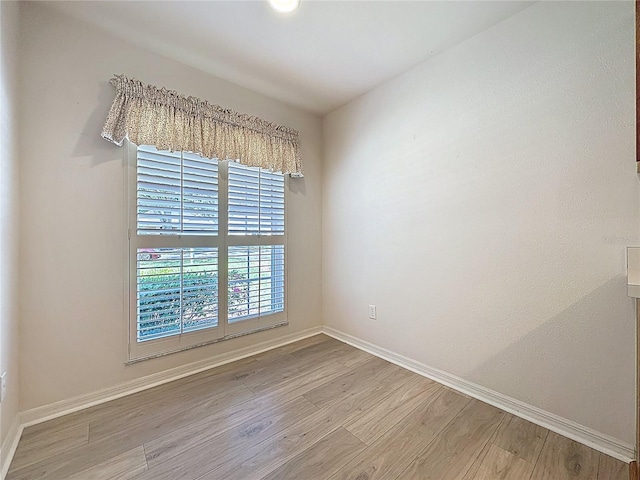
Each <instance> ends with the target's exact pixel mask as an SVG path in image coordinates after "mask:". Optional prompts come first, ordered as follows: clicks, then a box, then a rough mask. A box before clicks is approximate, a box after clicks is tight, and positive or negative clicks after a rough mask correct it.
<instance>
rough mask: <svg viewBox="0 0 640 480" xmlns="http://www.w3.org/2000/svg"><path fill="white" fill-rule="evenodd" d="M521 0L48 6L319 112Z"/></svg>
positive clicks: (234, 0)
mask: <svg viewBox="0 0 640 480" xmlns="http://www.w3.org/2000/svg"><path fill="white" fill-rule="evenodd" d="M532 3H533V2H527V1H312V0H301V2H300V7H299V8H298V9H297V10H296V11H294V12H293V13H290V14H281V13H277V12H275V11H273V10H272V9H271V8H270V7H269V5H268V3H267V1H266V0H263V1H239V0H227V1H126V2H118V1H83V2H77V1H72V2H49V3H48V5H49V6H51V7H52V8H55V9H57V10H60V11H63V12H66V13H67V14H69V15H71V16H73V17H76V18H78V19H81V20H84V21H87V22H89V23H91V24H94V25H96V26H99V28H101V29H103V30H106V31H108V32H110V33H112V34H114V35H116V36H118V37H121V38H124V39H126V40H128V41H130V42H132V43H134V44H136V45H139V46H142V47H144V48H146V49H148V50H151V51H153V52H156V53H159V54H161V55H164V56H166V57H168V58H172V59H174V60H177V61H180V62H182V63H184V64H187V65H190V66H192V67H195V68H197V69H199V70H202V71H205V72H207V73H210V74H212V75H215V76H217V77H221V78H224V79H226V80H229V81H231V82H233V83H236V84H238V85H242V86H244V87H246V88H249V89H251V90H254V91H257V92H260V93H262V94H265V95H268V96H270V97H273V98H276V99H278V100H281V101H284V102H286V103H289V104H291V105H294V106H297V107H300V108H303V109H305V110H308V111H312V112H315V113H319V114H325V113H328V112H330V111H332V110H334V109H335V108H337V107H339V106H340V105H343V104H345V103H347V102H349V101H350V100H352V99H354V98H356V97H358V96H360V95H362V94H363V93H365V92H367V91H368V90H371V89H372V88H374V87H375V86H377V85H379V84H381V83H383V82H385V81H386V80H389V79H391V78H393V77H395V76H397V75H400V74H401V73H403V72H405V71H407V70H409V69H410V68H411V67H413V66H415V65H418V64H419V63H421V62H423V61H425V60H426V59H428V58H429V57H431V56H433V55H436V54H438V53H440V52H442V51H444V50H446V49H448V48H451V47H453V46H454V45H457V44H459V43H460V42H462V41H464V40H466V39H468V38H470V37H472V36H474V35H476V34H477V33H479V32H481V31H483V30H485V29H487V28H489V27H490V26H492V25H495V24H496V23H498V22H500V21H502V20H504V19H506V18H508V17H510V16H512V15H514V14H515V13H517V12H519V11H521V10H524V9H525V8H527V7H528V6H529V5H531V4H532Z"/></svg>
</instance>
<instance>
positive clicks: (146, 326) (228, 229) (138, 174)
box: [127, 144, 287, 360]
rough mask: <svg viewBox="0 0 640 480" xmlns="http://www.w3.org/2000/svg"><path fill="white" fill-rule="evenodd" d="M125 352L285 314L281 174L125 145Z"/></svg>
mask: <svg viewBox="0 0 640 480" xmlns="http://www.w3.org/2000/svg"><path fill="white" fill-rule="evenodd" d="M129 158H130V159H131V160H130V162H129V169H128V172H129V180H128V185H129V189H128V193H129V200H128V202H127V203H128V208H129V215H128V217H129V225H128V226H129V228H128V235H127V238H128V242H129V261H128V263H129V295H128V297H129V332H130V334H129V360H138V359H142V358H146V357H149V356H155V355H158V354H162V353H169V352H173V351H179V350H183V349H186V348H190V347H193V346H197V345H201V344H206V343H211V342H214V341H218V340H222V339H225V338H228V337H231V336H237V335H240V334H244V333H250V332H253V331H258V330H262V329H264V328H270V327H272V326H275V325H279V324H285V323H286V321H287V320H286V288H285V285H286V277H285V267H286V263H285V252H286V241H285V240H286V235H285V233H286V229H285V178H284V176H283V175H282V174H278V173H272V172H269V171H267V170H264V169H260V168H251V167H246V166H244V165H240V164H238V163H235V162H229V161H224V162H219V161H217V160H210V159H205V158H202V157H200V156H198V155H196V154H192V153H187V152H166V151H159V150H157V149H156V148H155V147H151V146H144V145H143V146H139V147H136V146H135V145H133V144H130V147H129Z"/></svg>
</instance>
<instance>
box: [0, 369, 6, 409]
mask: <svg viewBox="0 0 640 480" xmlns="http://www.w3.org/2000/svg"><path fill="white" fill-rule="evenodd" d="M6 396H7V372H4V373H3V374H2V375H0V402H2V401H4V399H5V397H6Z"/></svg>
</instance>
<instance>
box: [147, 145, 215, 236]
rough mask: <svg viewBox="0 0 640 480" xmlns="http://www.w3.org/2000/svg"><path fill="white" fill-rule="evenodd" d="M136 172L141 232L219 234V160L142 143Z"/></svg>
mask: <svg viewBox="0 0 640 480" xmlns="http://www.w3.org/2000/svg"><path fill="white" fill-rule="evenodd" d="M136 176H137V230H138V234H139V235H145V234H156V235H157V234H162V235H167V234H180V235H189V234H198V235H206V234H211V235H217V233H218V162H217V161H216V160H209V159H205V158H202V157H200V156H199V155H195V154H192V153H186V152H185V153H182V154H181V153H180V152H173V153H172V152H166V151H159V150H157V149H156V148H155V147H152V146H148V145H141V146H140V147H138V160H137V173H136Z"/></svg>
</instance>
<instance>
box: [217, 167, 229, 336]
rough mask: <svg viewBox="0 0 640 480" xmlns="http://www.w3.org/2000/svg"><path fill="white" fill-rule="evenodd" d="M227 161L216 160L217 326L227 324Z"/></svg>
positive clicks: (220, 326) (224, 329)
mask: <svg viewBox="0 0 640 480" xmlns="http://www.w3.org/2000/svg"><path fill="white" fill-rule="evenodd" d="M228 205H229V162H228V161H224V162H218V235H219V242H218V244H219V247H218V327H219V328H221V329H222V332H223V336H226V335H227V334H228V329H229V328H228V326H229V323H228V322H229V307H228V301H229V267H228V265H229V248H228V245H229V241H228V235H229V207H228Z"/></svg>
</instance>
